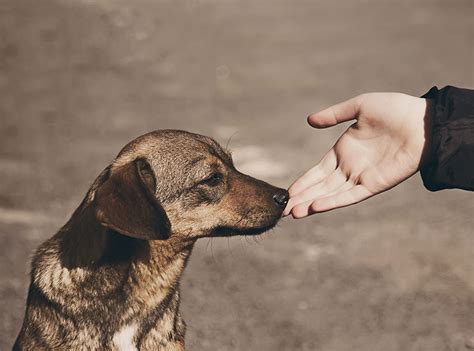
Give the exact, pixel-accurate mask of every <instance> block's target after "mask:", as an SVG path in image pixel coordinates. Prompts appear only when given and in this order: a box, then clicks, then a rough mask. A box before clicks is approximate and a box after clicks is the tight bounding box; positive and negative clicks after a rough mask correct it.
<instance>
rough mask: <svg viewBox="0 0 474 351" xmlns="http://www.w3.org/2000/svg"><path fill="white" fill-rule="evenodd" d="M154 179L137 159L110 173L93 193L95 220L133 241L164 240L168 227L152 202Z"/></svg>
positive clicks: (153, 197)
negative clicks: (134, 239)
mask: <svg viewBox="0 0 474 351" xmlns="http://www.w3.org/2000/svg"><path fill="white" fill-rule="evenodd" d="M155 186H156V179H155V175H154V174H153V170H152V169H151V167H150V165H149V164H148V162H146V161H145V160H143V159H137V160H135V161H133V162H130V163H128V164H126V165H124V166H121V167H118V168H116V169H114V170H113V171H111V173H110V175H109V177H108V178H107V179H106V180H105V181H104V182H103V183H102V184H101V185H99V187H98V188H97V190H96V193H95V197H94V202H95V212H96V217H97V219H98V220H99V221H100V222H101V224H102V225H103V226H105V227H107V228H110V229H113V230H115V231H117V232H119V233H121V234H124V235H128V236H131V237H134V238H137V239H145V240H155V239H168V238H169V236H170V231H171V224H170V221H169V219H168V216H167V215H166V212H165V210H164V209H163V207H162V206H161V204H160V203H159V202H158V200H157V199H156V198H155V195H154V191H155Z"/></svg>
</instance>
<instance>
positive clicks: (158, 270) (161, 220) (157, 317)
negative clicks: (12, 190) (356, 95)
mask: <svg viewBox="0 0 474 351" xmlns="http://www.w3.org/2000/svg"><path fill="white" fill-rule="evenodd" d="M287 200H288V193H287V192H286V191H285V190H283V189H278V188H275V187H273V186H271V185H269V184H267V183H264V182H261V181H259V180H256V179H253V178H251V177H249V176H246V175H243V174H241V173H239V172H238V171H237V170H236V169H235V168H234V166H233V164H232V160H231V157H230V155H229V154H228V153H227V152H226V151H225V150H223V149H222V148H221V147H220V146H219V145H218V144H217V143H216V142H215V141H214V140H212V139H210V138H207V137H203V136H200V135H196V134H191V133H187V132H183V131H173V130H163V131H156V132H152V133H149V134H146V135H144V136H142V137H139V138H137V139H135V140H134V141H132V142H131V143H129V144H128V145H126V146H125V147H124V148H123V149H122V151H121V152H120V153H119V155H118V156H117V158H116V159H115V160H114V162H113V163H112V164H111V165H110V166H109V167H107V168H106V169H105V170H104V171H103V172H102V173H101V174H100V175H99V177H98V178H97V179H96V180H95V182H94V183H93V185H92V186H91V188H90V190H89V191H88V193H87V195H86V197H85V199H84V200H83V202H82V203H81V205H80V206H79V207H78V208H77V210H76V211H75V212H74V214H73V215H72V217H71V219H70V220H69V221H68V223H66V225H65V226H64V227H63V228H61V229H60V231H59V232H58V233H57V234H56V235H55V236H53V237H52V238H51V239H49V240H47V241H46V242H45V243H43V244H42V245H41V246H40V247H39V249H38V250H37V252H36V255H35V257H34V259H33V262H32V272H31V285H30V289H29V293H28V301H27V308H26V314H25V320H24V323H23V327H22V329H21V331H20V335H19V336H18V338H17V341H16V343H15V345H14V349H15V350H51V349H54V350H81V349H84V350H95V349H109V350H184V334H185V324H184V322H183V320H182V319H181V316H180V314H179V301H180V296H179V279H180V277H181V274H182V272H183V270H184V268H185V266H186V262H187V260H188V258H189V256H190V254H191V251H192V248H193V245H194V242H195V241H196V239H198V238H200V237H206V236H228V235H234V234H244V235H245V234H259V233H261V232H264V231H266V230H268V229H270V228H271V227H273V226H274V225H275V224H276V222H277V221H278V219H279V218H280V216H281V213H282V211H283V208H284V206H285V205H286V202H287Z"/></svg>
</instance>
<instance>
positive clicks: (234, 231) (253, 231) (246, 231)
mask: <svg viewBox="0 0 474 351" xmlns="http://www.w3.org/2000/svg"><path fill="white" fill-rule="evenodd" d="M276 224H277V221H275V222H273V223H269V224H267V225H264V226H258V227H246V228H242V227H232V226H222V227H217V228H215V229H214V230H213V231H212V232H211V236H213V237H219V236H236V235H259V234H262V233H264V232H266V231H268V230H270V229H272V228H273V227H274V226H275V225H276Z"/></svg>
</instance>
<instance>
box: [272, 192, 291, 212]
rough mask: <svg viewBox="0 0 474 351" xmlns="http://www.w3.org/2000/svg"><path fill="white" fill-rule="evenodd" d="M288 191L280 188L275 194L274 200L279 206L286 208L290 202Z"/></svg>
mask: <svg viewBox="0 0 474 351" xmlns="http://www.w3.org/2000/svg"><path fill="white" fill-rule="evenodd" d="M288 198H289V195H288V191H286V190H283V189H282V190H278V192H277V193H276V194H275V195H273V200H275V202H276V203H277V205H278V206H280V207H283V208H285V206H286V204H287V203H288Z"/></svg>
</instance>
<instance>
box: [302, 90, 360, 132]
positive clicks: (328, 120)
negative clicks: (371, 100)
mask: <svg viewBox="0 0 474 351" xmlns="http://www.w3.org/2000/svg"><path fill="white" fill-rule="evenodd" d="M360 100H361V98H360V96H357V97H355V98H352V99H349V100H346V101H344V102H341V103H339V104H336V105H333V106H331V107H328V108H327V109H325V110H322V111H320V112H316V113H313V114H311V115H309V117H308V123H309V124H310V125H311V126H312V127H314V128H327V127H332V126H335V125H336V124H339V123H342V122H346V121H350V120H352V119H356V118H357V117H358V116H359V110H360Z"/></svg>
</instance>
